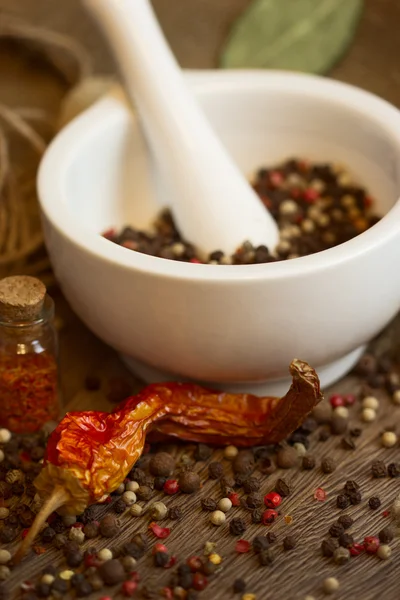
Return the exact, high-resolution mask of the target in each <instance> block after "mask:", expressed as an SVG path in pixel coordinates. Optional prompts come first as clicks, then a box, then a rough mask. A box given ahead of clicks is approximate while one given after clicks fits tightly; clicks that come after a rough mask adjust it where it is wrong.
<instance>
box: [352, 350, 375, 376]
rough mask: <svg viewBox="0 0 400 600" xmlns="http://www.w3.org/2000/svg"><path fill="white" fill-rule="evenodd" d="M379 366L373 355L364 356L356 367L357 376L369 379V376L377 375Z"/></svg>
mask: <svg viewBox="0 0 400 600" xmlns="http://www.w3.org/2000/svg"><path fill="white" fill-rule="evenodd" d="M377 366H378V365H377V360H376V358H375V356H373V355H372V354H364V355H363V356H362V357H361V358H360V360H359V361H358V363H357V364H356V366H355V367H354V372H355V373H357V375H361V377H367V376H368V375H371V374H373V373H376V370H377Z"/></svg>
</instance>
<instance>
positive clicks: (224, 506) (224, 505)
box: [217, 498, 232, 513]
mask: <svg viewBox="0 0 400 600" xmlns="http://www.w3.org/2000/svg"><path fill="white" fill-rule="evenodd" d="M218 508H219V510H220V511H222V512H224V513H226V512H228V510H231V508H232V502H231V500H229V498H222V499H221V500H220V501H219V502H218ZM217 512H218V511H217Z"/></svg>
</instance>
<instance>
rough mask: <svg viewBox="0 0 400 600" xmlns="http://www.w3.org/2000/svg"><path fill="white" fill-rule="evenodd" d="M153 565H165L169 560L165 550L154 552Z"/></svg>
mask: <svg viewBox="0 0 400 600" xmlns="http://www.w3.org/2000/svg"><path fill="white" fill-rule="evenodd" d="M153 560H154V566H155V567H165V565H167V564H168V562H169V554H167V553H166V552H156V553H155V554H154V557H153Z"/></svg>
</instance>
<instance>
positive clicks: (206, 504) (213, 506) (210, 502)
mask: <svg viewBox="0 0 400 600" xmlns="http://www.w3.org/2000/svg"><path fill="white" fill-rule="evenodd" d="M201 508H202V509H203V510H209V511H210V512H213V511H214V510H217V503H216V501H215V500H214V499H213V498H202V500H201Z"/></svg>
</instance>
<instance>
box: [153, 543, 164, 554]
mask: <svg viewBox="0 0 400 600" xmlns="http://www.w3.org/2000/svg"><path fill="white" fill-rule="evenodd" d="M157 552H165V553H166V554H168V548H167V546H164V544H161V543H160V542H157V543H156V544H154V548H153V550H152V554H156V553H157Z"/></svg>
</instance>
